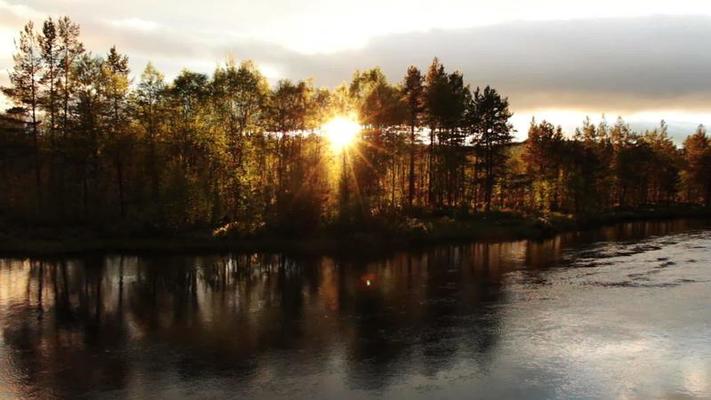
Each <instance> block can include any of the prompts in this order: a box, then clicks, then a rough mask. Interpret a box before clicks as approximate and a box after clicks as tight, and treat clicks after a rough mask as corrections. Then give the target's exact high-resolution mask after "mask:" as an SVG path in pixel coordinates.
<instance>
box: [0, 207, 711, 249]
mask: <svg viewBox="0 0 711 400" xmlns="http://www.w3.org/2000/svg"><path fill="white" fill-rule="evenodd" d="M503 215H504V216H503V217H502V214H490V215H484V214H482V215H478V216H472V217H468V218H465V219H456V220H455V219H451V218H447V217H440V218H433V217H432V218H428V219H425V220H419V221H421V222H422V224H424V225H426V228H425V229H411V230H402V229H401V230H397V231H395V230H382V231H378V230H370V231H367V232H345V233H339V232H322V233H319V234H314V235H312V236H308V237H304V238H293V237H291V238H290V237H279V236H276V235H275V236H269V237H266V236H265V237H258V238H247V239H236V238H214V237H211V236H209V235H206V234H195V235H190V236H188V235H185V236H178V235H173V236H160V235H159V236H152V237H148V236H128V235H127V236H106V235H95V234H92V232H91V231H80V232H79V233H77V231H62V230H56V229H54V230H52V229H50V230H43V233H42V235H40V236H36V235H35V234H34V233H32V231H27V230H25V231H20V230H9V231H8V230H6V231H4V232H3V231H0V256H10V257H17V256H19V257H26V256H60V255H76V254H81V253H111V252H116V253H119V252H120V253H129V254H150V253H174V254H180V253H227V252H234V253H248V252H267V253H284V254H290V255H347V256H356V257H358V256H372V255H380V254H385V253H388V252H393V251H397V250H409V249H419V248H426V247H429V246H434V245H441V244H445V243H462V242H471V241H478V242H502V241H514V240H524V239H530V240H543V239H546V238H550V237H553V236H555V235H557V234H560V233H565V232H574V231H584V230H589V229H594V228H600V227H604V226H610V225H615V224H619V223H626V222H635V221H659V220H675V219H699V220H706V219H709V220H711V209H709V208H703V207H696V206H684V207H680V206H676V207H670V208H659V207H657V208H647V209H636V210H617V211H612V212H608V213H604V214H596V215H590V216H583V217H570V216H562V215H558V216H550V217H548V218H542V217H522V216H517V215H513V214H511V215H507V214H503ZM48 236H50V237H49V238H48Z"/></svg>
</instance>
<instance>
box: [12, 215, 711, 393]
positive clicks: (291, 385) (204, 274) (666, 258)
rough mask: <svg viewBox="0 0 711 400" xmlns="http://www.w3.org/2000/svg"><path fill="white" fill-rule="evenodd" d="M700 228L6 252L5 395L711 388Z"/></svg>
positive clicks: (708, 284)
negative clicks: (395, 244)
mask: <svg viewBox="0 0 711 400" xmlns="http://www.w3.org/2000/svg"><path fill="white" fill-rule="evenodd" d="M708 228H709V226H708V225H706V224H702V223H698V222H689V221H675V222H653V223H652V222H649V223H634V224H623V225H618V226H615V227H611V228H606V229H602V230H598V231H591V232H586V233H575V234H566V235H561V236H558V237H556V238H553V239H551V240H547V241H544V242H529V241H519V242H507V243H494V244H481V243H473V244H468V245H457V246H442V247H437V248H433V249H429V250H425V251H417V252H402V253H397V254H395V255H392V256H390V257H387V258H385V259H381V260H375V261H373V260H370V261H366V260H357V259H355V260H354V259H353V258H347V259H333V258H322V257H315V258H299V259H294V258H289V257H284V256H280V255H273V254H252V255H212V256H185V255H181V256H175V255H173V256H150V257H147V256H141V257H139V256H131V255H120V254H113V255H94V256H87V257H81V258H60V259H19V258H10V259H0V399H5V398H29V399H47V398H68V399H77V398H89V399H94V398H102V399H103V398H108V399H123V398H131V399H134V398H170V399H180V398H216V399H221V398H256V399H280V398H288V399H298V398H309V399H334V398H374V397H375V398H388V399H418V398H423V399H424V398H482V399H499V398H532V399H550V398H558V399H630V398H632V399H653V398H678V399H687V398H689V399H704V398H706V399H708V398H711V307H710V306H711V251H710V250H711V230H709V229H708Z"/></svg>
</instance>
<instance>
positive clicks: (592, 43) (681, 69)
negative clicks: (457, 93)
mask: <svg viewBox="0 0 711 400" xmlns="http://www.w3.org/2000/svg"><path fill="white" fill-rule="evenodd" d="M36 22H39V21H36ZM78 22H80V23H81V24H82V29H83V37H84V38H85V41H86V42H87V44H88V47H90V48H91V49H92V50H95V51H97V52H100V53H103V52H105V51H106V48H108V46H110V45H111V44H116V45H118V46H119V48H120V49H121V50H122V51H124V52H126V53H128V54H129V56H131V58H132V61H133V68H134V71H140V70H141V69H142V68H143V64H145V62H146V61H148V60H153V61H155V62H156V64H157V65H158V66H159V67H161V68H163V69H165V72H166V73H167V75H168V76H171V75H173V74H175V73H176V72H177V71H178V70H179V69H180V68H182V67H183V66H191V67H193V68H196V69H199V68H202V69H203V72H211V69H212V68H213V67H214V66H215V65H216V64H217V63H218V62H220V61H222V60H224V59H225V57H226V56H227V55H234V56H235V57H237V58H238V59H244V58H250V59H253V60H255V61H257V62H258V63H263V64H268V65H271V66H274V67H276V68H277V70H279V71H280V72H281V74H282V75H284V76H285V77H288V78H292V79H303V78H307V77H313V78H315V81H316V83H317V84H320V85H325V86H333V85H336V84H338V83H340V82H342V81H346V80H349V79H350V77H351V75H352V73H353V71H354V70H355V69H357V68H358V69H364V68H369V67H372V66H381V67H382V68H383V70H384V71H385V72H386V74H387V75H388V76H389V78H390V79H391V80H393V81H398V80H400V79H401V77H402V75H403V73H404V71H405V69H406V68H407V66H408V65H410V64H415V65H418V66H420V67H421V68H423V69H424V68H426V67H427V65H428V64H429V63H430V62H431V60H432V57H434V56H438V57H439V58H440V60H441V61H442V62H443V63H444V64H445V66H447V67H448V68H449V69H450V70H454V69H458V70H461V71H462V72H463V73H464V75H465V78H466V79H467V81H468V82H470V83H471V84H472V85H486V84H490V85H492V86H494V87H496V88H497V89H499V90H500V91H501V92H502V93H504V94H505V95H507V96H509V98H510V100H511V102H512V105H513V106H514V108H515V110H517V111H518V110H530V109H535V108H545V107H551V108H552V107H555V108H574V109H581V110H601V111H603V110H615V111H617V112H621V113H632V112H635V111H640V110H654V109H659V110H670V109H676V110H684V111H690V112H703V113H709V112H711V107H710V106H709V104H711V68H710V67H711V52H709V51H708V49H707V44H708V43H711V17H699V16H686V17H684V16H674V17H672V16H656V17H637V18H618V19H589V20H574V21H572V20H571V21H540V22H511V23H505V24H499V25H493V26H488V27H478V28H468V29H459V30H436V31H427V32H416V33H408V34H396V35H388V36H382V37H378V38H375V39H373V40H371V41H370V42H369V43H368V44H367V45H366V46H365V47H364V48H362V49H358V50H349V51H342V52H338V53H331V54H316V55H306V54H301V53H297V52H294V51H290V50H288V49H286V48H284V47H281V46H278V45H275V44H271V43H266V42H260V41H257V40H253V39H248V38H237V39H236V38H235V37H234V36H229V35H221V34H219V33H215V32H195V31H187V30H186V31H182V30H181V29H179V28H176V27H165V26H164V27H160V28H157V29H154V30H137V29H130V28H126V27H120V26H113V25H111V24H108V23H105V22H102V21H98V20H91V19H89V20H86V21H82V20H78ZM327 34H328V32H324V35H327ZM197 61H200V62H199V63H198V62H197ZM196 65H198V67H195V66H196Z"/></svg>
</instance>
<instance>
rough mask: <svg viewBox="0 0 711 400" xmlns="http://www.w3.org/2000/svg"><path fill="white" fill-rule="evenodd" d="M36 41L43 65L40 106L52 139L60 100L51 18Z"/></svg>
mask: <svg viewBox="0 0 711 400" xmlns="http://www.w3.org/2000/svg"><path fill="white" fill-rule="evenodd" d="M38 40H39V45H40V49H41V52H42V62H43V64H44V73H43V74H42V77H41V83H42V85H43V86H44V90H43V93H42V105H43V107H44V109H45V111H46V112H47V114H49V126H48V127H47V131H48V132H49V133H50V134H51V136H52V137H53V138H54V133H55V131H56V129H57V113H58V111H59V106H60V101H59V100H60V99H59V96H58V93H57V92H58V88H59V85H60V81H59V78H60V77H59V73H60V69H61V63H60V60H61V54H60V48H59V42H58V36H57V25H56V24H55V23H54V21H53V20H52V18H51V17H50V18H47V20H46V21H44V23H43V24H42V35H40V36H39V37H38Z"/></svg>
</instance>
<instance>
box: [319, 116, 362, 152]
mask: <svg viewBox="0 0 711 400" xmlns="http://www.w3.org/2000/svg"><path fill="white" fill-rule="evenodd" d="M321 129H322V130H323V133H324V135H325V136H326V138H328V141H329V142H331V148H333V150H335V151H341V150H343V149H344V148H346V147H348V146H350V145H351V144H352V143H353V142H354V141H355V139H356V136H357V135H358V132H360V130H361V126H360V125H359V124H358V122H357V121H356V120H355V119H354V118H352V117H348V116H343V115H341V116H338V117H335V118H333V119H331V120H330V121H328V122H327V123H325V124H324V125H323V126H322V127H321Z"/></svg>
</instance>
